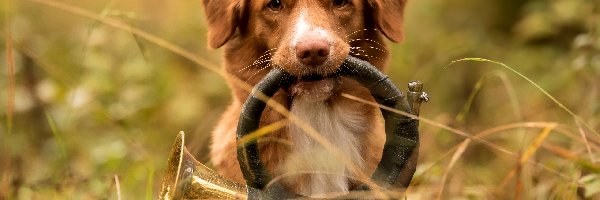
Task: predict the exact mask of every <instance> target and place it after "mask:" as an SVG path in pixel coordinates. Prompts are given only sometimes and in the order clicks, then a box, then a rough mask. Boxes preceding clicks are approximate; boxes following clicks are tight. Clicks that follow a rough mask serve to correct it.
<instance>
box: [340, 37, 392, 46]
mask: <svg viewBox="0 0 600 200" xmlns="http://www.w3.org/2000/svg"><path fill="white" fill-rule="evenodd" d="M360 41H366V42H371V43H374V44H377V45H379V46H380V47H382V48H384V47H385V45H383V44H381V43H379V42H377V41H375V40H371V39H361V38H357V39H352V40H349V41H348V43H352V42H360Z"/></svg>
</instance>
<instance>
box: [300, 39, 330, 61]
mask: <svg viewBox="0 0 600 200" xmlns="http://www.w3.org/2000/svg"><path fill="white" fill-rule="evenodd" d="M328 56H329V44H328V43H327V41H325V40H308V41H302V42H299V43H298V44H297V45H296V57H298V59H299V60H300V62H302V63H303V64H305V65H309V66H317V65H321V64H323V63H324V62H325V60H327V57H328Z"/></svg>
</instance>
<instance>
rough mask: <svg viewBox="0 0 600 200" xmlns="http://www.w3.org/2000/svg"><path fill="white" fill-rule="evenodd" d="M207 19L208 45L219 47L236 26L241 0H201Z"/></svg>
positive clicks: (239, 14)
mask: <svg viewBox="0 0 600 200" xmlns="http://www.w3.org/2000/svg"><path fill="white" fill-rule="evenodd" d="M202 3H203V4H204V13H205V14H206V19H207V21H208V46H209V47H211V48H219V47H221V46H223V45H224V44H225V43H227V41H229V39H230V38H231V36H232V35H233V34H234V33H235V30H236V28H237V26H238V23H239V20H240V16H241V9H242V6H243V5H242V2H241V0H202Z"/></svg>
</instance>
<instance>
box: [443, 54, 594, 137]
mask: <svg viewBox="0 0 600 200" xmlns="http://www.w3.org/2000/svg"><path fill="white" fill-rule="evenodd" d="M464 61H476V62H489V63H494V64H497V65H500V66H502V67H504V68H506V69H508V70H510V71H511V72H513V73H515V74H517V75H518V76H520V77H521V78H523V79H525V80H526V81H527V82H529V83H530V84H532V85H533V86H534V87H536V88H537V89H538V90H539V91H541V92H542V93H544V95H546V97H548V98H550V100H552V102H554V103H555V104H557V105H558V106H559V107H560V108H562V109H563V110H565V111H566V112H567V113H569V114H570V115H571V116H573V117H574V118H575V119H576V120H577V121H578V122H580V123H582V124H583V125H584V126H585V127H587V128H588V129H589V130H590V131H592V132H593V133H595V134H596V135H599V136H600V133H598V131H596V130H594V128H592V126H590V125H589V124H588V123H587V122H585V121H584V120H583V119H582V118H581V117H579V116H578V115H576V114H575V113H574V112H573V111H571V109H569V108H567V107H566V106H565V105H563V104H562V103H561V102H560V101H558V100H557V99H556V98H554V96H552V95H550V93H548V92H547V91H546V90H544V89H543V88H542V87H541V86H540V85H538V84H537V83H535V82H533V81H532V80H531V79H529V78H527V76H525V75H523V74H521V73H520V72H518V71H517V70H515V69H513V68H511V67H509V66H508V65H506V64H504V63H501V62H498V61H493V60H489V59H485V58H463V59H458V60H454V61H452V62H450V64H448V65H446V66H445V67H444V68H447V67H448V66H450V65H452V64H454V63H457V62H464Z"/></svg>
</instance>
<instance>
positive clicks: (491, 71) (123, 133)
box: [0, 0, 600, 199]
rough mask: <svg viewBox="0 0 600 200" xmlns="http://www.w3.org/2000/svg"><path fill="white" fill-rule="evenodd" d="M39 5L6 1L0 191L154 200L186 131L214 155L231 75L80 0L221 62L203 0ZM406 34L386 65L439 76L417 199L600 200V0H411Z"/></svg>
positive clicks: (412, 193) (203, 156) (426, 109)
mask: <svg viewBox="0 0 600 200" xmlns="http://www.w3.org/2000/svg"><path fill="white" fill-rule="evenodd" d="M39 2H50V3H52V2H53V1H30V0H5V1H3V2H2V4H1V5H0V6H1V8H2V9H1V11H0V12H1V15H0V16H1V17H2V20H0V25H1V26H0V27H2V31H0V36H1V38H2V40H0V43H1V44H2V48H1V50H0V54H1V55H2V56H1V57H0V61H1V63H2V64H1V66H2V67H1V68H0V69H1V70H0V88H1V89H0V105H1V106H0V145H1V146H0V175H1V176H0V177H1V179H0V199H116V198H117V196H118V195H120V196H121V197H122V198H127V199H144V198H145V199H155V198H156V196H157V193H158V190H159V189H160V188H159V187H160V179H161V177H162V174H163V171H164V169H165V167H166V161H167V154H168V153H169V148H170V146H171V145H172V142H173V141H174V139H175V136H176V134H177V132H179V131H185V132H186V133H187V138H188V139H187V144H186V145H187V147H188V148H189V149H190V150H191V151H192V152H193V153H194V155H196V158H197V159H198V160H200V161H201V162H203V163H206V164H207V165H208V166H211V163H210V162H209V158H208V155H207V153H208V147H209V144H210V141H209V133H210V132H211V130H212V127H213V126H214V124H215V122H216V121H217V120H218V118H219V116H220V113H221V112H222V111H223V110H224V109H225V107H226V106H227V105H228V104H229V102H230V99H231V96H230V91H229V89H228V87H227V85H226V83H225V81H224V80H223V78H222V77H221V76H220V75H218V74H217V73H214V72H211V71H210V70H208V69H207V68H206V67H205V66H203V65H198V64H197V63H195V62H193V61H191V60H189V59H187V58H185V57H183V56H181V55H179V54H178V53H176V52H174V51H173V50H168V48H165V46H168V45H165V44H157V43H156V42H154V41H148V40H146V39H143V38H141V37H139V36H138V35H136V34H134V32H132V31H131V30H128V29H123V28H116V27H114V26H110V25H107V24H106V23H103V22H101V21H98V20H95V19H92V18H90V17H85V16H83V15H82V12H79V10H77V9H79V8H81V9H84V10H85V11H88V12H90V13H91V14H92V15H93V16H96V17H97V18H101V19H112V20H116V21H119V22H121V23H123V24H126V25H129V26H131V27H135V28H138V29H141V30H143V31H146V32H148V33H150V34H152V35H155V36H156V37H157V38H158V39H160V40H164V41H168V42H170V43H173V44H174V45H176V46H178V47H180V48H182V49H184V50H187V51H189V52H191V53H193V55H195V56H197V57H199V58H202V59H205V60H207V61H208V63H210V65H220V63H221V50H211V49H207V48H206V46H207V45H206V33H207V27H206V21H205V19H204V14H203V11H202V8H201V2H200V1H199V0H182V1H161V0H129V1H116V0H86V1H75V0H62V1H60V2H62V3H64V4H67V5H69V6H73V7H75V8H73V7H71V8H68V9H58V8H55V7H52V6H49V5H47V4H42V3H39ZM405 30H406V40H405V41H404V42H403V43H401V44H391V49H392V61H391V63H390V64H391V65H390V68H389V70H388V71H387V73H388V74H389V75H390V76H391V78H392V79H393V80H394V81H395V82H396V83H397V84H398V86H401V88H402V89H403V90H405V89H406V83H407V82H408V81H409V80H421V81H423V82H424V83H425V89H426V91H427V92H429V94H430V96H431V98H432V101H430V102H429V103H426V104H424V105H423V106H422V110H421V115H422V117H424V118H426V119H430V120H432V121H433V122H434V123H425V122H421V137H422V143H421V155H420V159H419V163H420V164H419V167H418V170H417V173H416V174H415V178H414V179H413V184H412V187H411V188H410V190H409V192H408V199H433V198H441V199H511V198H515V199H600V194H599V193H600V162H598V161H599V160H600V153H599V152H600V135H599V132H600V121H599V120H600V104H599V102H600V99H599V97H600V94H599V92H600V2H598V1H595V0H488V1H480V0H453V1H445V0H409V4H408V7H407V16H406V25H405ZM9 41H10V42H9ZM468 57H480V58H486V59H490V60H494V61H498V62H502V63H505V64H506V65H507V66H509V67H510V68H512V69H513V70H515V71H518V72H520V73H522V74H523V75H524V76H525V77H527V78H528V79H531V80H532V81H533V82H535V83H537V84H539V86H540V87H541V88H543V91H542V90H541V89H539V88H537V87H536V86H534V85H533V84H532V83H530V82H528V81H527V80H525V79H524V78H523V77H520V76H519V75H517V74H516V73H514V72H513V71H511V70H510V69H508V68H505V67H503V66H502V65H499V64H494V63H490V62H475V61H464V62H456V63H453V64H451V65H449V64H450V63H451V62H452V61H454V60H458V59H461V58H468ZM544 91H545V92H547V93H548V94H549V95H551V96H553V97H554V98H555V99H556V100H557V101H558V102H560V103H562V105H563V106H564V107H565V108H567V109H568V110H567V109H564V108H562V107H561V106H560V105H559V104H558V103H557V102H555V101H553V100H552V99H551V98H549V96H547V95H546V94H545V93H544ZM575 116H577V117H575ZM444 126H446V127H451V128H453V130H448V129H447V128H443V127H444ZM461 134H462V135H461ZM464 134H469V135H478V137H477V138H472V137H471V139H472V140H471V139H470V140H465V139H466V137H465V136H464ZM116 180H118V183H119V184H118V186H119V189H118V190H117V184H116V183H117V181H116Z"/></svg>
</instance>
